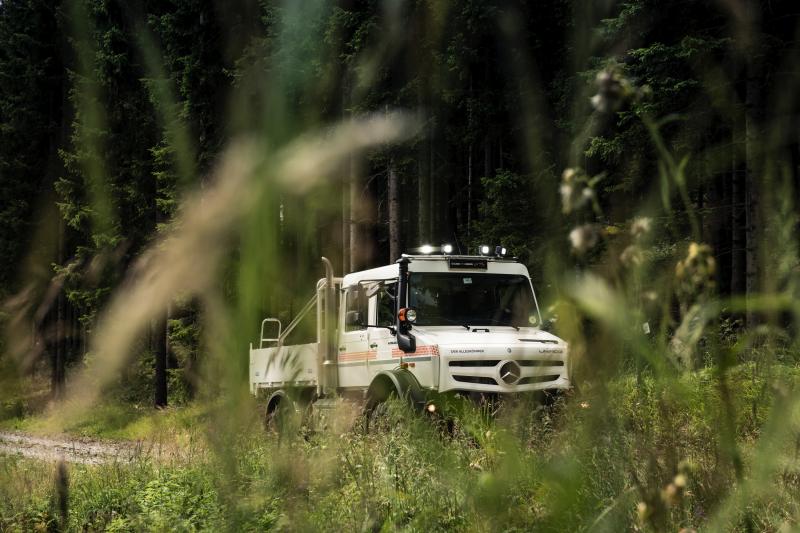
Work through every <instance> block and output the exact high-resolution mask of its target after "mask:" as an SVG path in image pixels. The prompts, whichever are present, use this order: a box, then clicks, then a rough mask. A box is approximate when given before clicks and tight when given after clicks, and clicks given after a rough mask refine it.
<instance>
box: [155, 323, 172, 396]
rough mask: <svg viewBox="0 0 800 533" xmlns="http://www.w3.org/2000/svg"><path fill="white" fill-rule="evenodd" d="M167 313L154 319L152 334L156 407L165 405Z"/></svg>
mask: <svg viewBox="0 0 800 533" xmlns="http://www.w3.org/2000/svg"><path fill="white" fill-rule="evenodd" d="M168 315H169V313H168V312H166V313H164V315H163V316H162V317H160V318H159V319H158V320H156V323H155V335H154V336H153V338H154V342H155V346H154V349H153V354H154V356H155V397H154V400H155V401H154V403H155V406H156V407H159V408H160V407H166V406H167V357H168V354H169V335H168V331H167V330H168V324H169V316H168Z"/></svg>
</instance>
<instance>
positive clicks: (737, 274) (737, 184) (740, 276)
mask: <svg viewBox="0 0 800 533" xmlns="http://www.w3.org/2000/svg"><path fill="white" fill-rule="evenodd" d="M743 123H744V117H743V116H741V117H737V119H736V120H735V124H734V128H733V151H732V153H733V157H732V161H731V204H730V205H731V258H730V261H731V266H730V270H731V294H744V292H745V253H744V251H745V180H744V165H743V152H744V150H743V145H744V139H743V138H742V133H743V131H744V124H743Z"/></svg>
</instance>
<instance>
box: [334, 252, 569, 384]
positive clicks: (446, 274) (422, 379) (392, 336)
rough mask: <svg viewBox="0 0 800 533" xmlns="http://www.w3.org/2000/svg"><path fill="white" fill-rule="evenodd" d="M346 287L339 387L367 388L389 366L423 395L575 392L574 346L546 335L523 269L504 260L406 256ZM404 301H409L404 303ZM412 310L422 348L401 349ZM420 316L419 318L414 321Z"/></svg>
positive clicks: (350, 278)
mask: <svg viewBox="0 0 800 533" xmlns="http://www.w3.org/2000/svg"><path fill="white" fill-rule="evenodd" d="M402 260H405V262H406V267H407V271H406V273H405V274H404V277H405V279H406V283H407V287H406V289H405V290H401V284H402V283H401V279H400V276H401V270H403V269H402V266H403V265H402V263H399V264H394V265H390V266H386V267H380V268H376V269H371V270H365V271H362V272H356V273H353V274H349V275H347V276H345V277H344V279H343V280H342V293H343V297H342V298H341V303H340V311H339V316H340V317H341V323H340V331H341V332H342V333H341V335H340V337H339V343H338V346H337V351H338V362H339V367H340V371H339V386H340V387H342V388H350V387H356V388H358V387H361V386H363V384H364V383H368V382H370V381H371V380H373V379H375V377H376V376H377V375H378V374H379V373H380V372H381V371H382V370H385V369H391V368H395V367H398V366H402V368H404V369H406V370H408V371H409V372H410V373H411V374H413V376H414V377H415V378H416V380H417V382H419V385H420V386H421V387H422V388H423V389H428V390H435V391H437V392H448V391H477V392H486V393H499V394H504V393H513V392H523V391H533V390H542V389H566V388H569V386H570V383H569V376H568V366H567V363H568V361H567V346H566V343H564V342H563V341H562V340H561V339H559V338H558V337H556V336H555V335H552V334H550V333H547V332H545V331H543V330H542V329H541V328H540V326H541V324H542V318H541V314H540V312H539V307H538V302H537V301H536V296H535V293H534V291H533V287H532V285H531V280H530V277H529V275H528V271H527V269H526V268H525V266H524V265H522V264H520V263H518V262H516V261H514V260H506V259H504V258H498V257H471V256H433V255H416V256H408V255H407V256H404V257H403V258H402ZM399 298H402V299H401V300H398V299H399ZM403 309H405V310H406V315H407V317H406V322H407V325H406V328H407V335H411V336H413V338H414V341H415V342H414V349H413V350H409V351H404V350H403V349H402V348H401V347H400V346H399V345H398V339H397V331H392V329H393V328H394V329H395V330H397V329H401V328H402V327H403V325H402V324H397V323H396V322H397V317H396V314H397V313H398V311H402V310H403ZM410 314H413V321H412V320H409V318H408V315H410Z"/></svg>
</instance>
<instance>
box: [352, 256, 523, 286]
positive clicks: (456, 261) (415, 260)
mask: <svg viewBox="0 0 800 533" xmlns="http://www.w3.org/2000/svg"><path fill="white" fill-rule="evenodd" d="M401 259H407V260H408V262H409V263H408V270H409V272H453V273H459V274H461V273H463V274H468V273H474V274H478V273H483V274H518V275H522V276H525V277H529V275H528V269H527V268H525V265H523V264H522V263H520V262H518V261H517V260H515V259H509V258H504V257H494V256H482V255H477V256H476V255H406V254H403V256H402V258H401ZM399 272H400V269H399V265H398V264H397V263H394V264H391V265H386V266H382V267H377V268H371V269H369V270H361V271H358V272H353V273H351V274H347V275H346V276H345V277H344V278H343V280H342V287H349V286H352V285H356V284H358V283H363V282H366V281H383V280H390V279H397V277H398V276H399Z"/></svg>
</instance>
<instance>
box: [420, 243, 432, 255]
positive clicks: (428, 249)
mask: <svg viewBox="0 0 800 533" xmlns="http://www.w3.org/2000/svg"><path fill="white" fill-rule="evenodd" d="M419 251H420V252H422V253H423V254H426V255H427V254H430V253H433V246H431V245H430V244H423V245H422V246H420V247H419Z"/></svg>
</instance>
